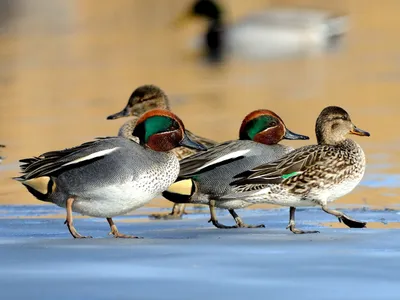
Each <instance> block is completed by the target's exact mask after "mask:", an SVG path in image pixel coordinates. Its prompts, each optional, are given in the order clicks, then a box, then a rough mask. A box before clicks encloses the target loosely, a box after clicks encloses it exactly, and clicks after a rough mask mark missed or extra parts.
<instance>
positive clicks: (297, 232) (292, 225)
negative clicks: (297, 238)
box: [286, 206, 319, 234]
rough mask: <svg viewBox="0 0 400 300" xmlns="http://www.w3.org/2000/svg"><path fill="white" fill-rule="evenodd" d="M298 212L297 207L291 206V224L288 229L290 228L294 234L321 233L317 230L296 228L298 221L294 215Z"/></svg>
mask: <svg viewBox="0 0 400 300" xmlns="http://www.w3.org/2000/svg"><path fill="white" fill-rule="evenodd" d="M295 212H296V207H293V206H291V207H290V212H289V224H288V226H287V227H286V229H290V231H291V232H293V233H294V234H305V233H319V231H317V230H301V229H298V228H296V222H295V220H294V215H295Z"/></svg>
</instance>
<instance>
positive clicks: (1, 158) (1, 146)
mask: <svg viewBox="0 0 400 300" xmlns="http://www.w3.org/2000/svg"><path fill="white" fill-rule="evenodd" d="M5 147H6V146H5V145H0V148H5ZM3 159H4V157H3V156H0V163H1V162H2V161H3Z"/></svg>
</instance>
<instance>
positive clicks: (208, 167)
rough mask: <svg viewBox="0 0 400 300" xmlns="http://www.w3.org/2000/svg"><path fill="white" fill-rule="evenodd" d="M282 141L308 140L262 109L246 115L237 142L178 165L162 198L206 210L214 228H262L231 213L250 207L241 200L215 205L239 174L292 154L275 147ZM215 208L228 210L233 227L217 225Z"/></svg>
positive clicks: (209, 150)
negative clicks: (203, 206) (177, 174)
mask: <svg viewBox="0 0 400 300" xmlns="http://www.w3.org/2000/svg"><path fill="white" fill-rule="evenodd" d="M282 139H288V140H308V139H309V138H308V136H304V135H300V134H296V133H293V132H291V131H290V130H289V129H287V128H286V126H285V123H284V122H283V121H282V119H281V118H280V117H279V116H278V115H276V114H275V113H274V112H272V111H270V110H266V109H261V110H256V111H253V112H251V113H250V114H248V115H247V116H246V117H245V118H244V120H243V122H242V125H241V127H240V130H239V140H234V141H228V142H225V143H221V144H218V145H216V146H214V147H211V148H209V149H208V150H207V151H206V152H203V153H197V154H194V155H192V156H190V157H188V158H185V159H183V160H181V161H180V166H181V170H180V172H179V177H178V180H177V181H176V182H175V183H174V184H172V185H171V186H170V187H169V188H168V189H167V190H166V191H165V192H163V196H164V197H165V198H167V199H168V200H170V201H173V202H177V203H192V204H193V203H197V204H206V205H209V206H210V214H211V219H210V221H209V222H212V223H213V224H214V226H215V227H218V228H238V227H264V225H256V226H254V225H247V224H245V223H244V222H243V221H242V220H241V218H240V217H239V216H238V215H237V214H236V212H235V209H238V208H244V207H247V206H249V205H251V203H249V202H246V201H241V200H231V201H218V199H219V198H221V197H222V196H224V195H226V194H230V193H231V192H232V191H231V189H232V187H231V186H230V185H229V183H230V182H231V181H232V180H233V177H234V176H235V175H236V174H238V173H241V172H244V171H247V170H249V169H251V168H254V167H256V166H259V165H260V164H264V163H267V162H271V161H274V160H276V159H278V158H280V157H281V156H283V155H285V154H287V153H289V152H291V151H292V150H293V148H292V147H290V146H285V145H280V144H278V143H279V142H280V141H281V140H282ZM215 207H218V208H224V209H228V211H229V213H230V214H231V215H232V217H233V218H234V220H235V222H236V225H235V226H225V225H223V224H221V223H219V222H218V220H217V217H216V214H215Z"/></svg>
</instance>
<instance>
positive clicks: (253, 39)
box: [173, 0, 349, 62]
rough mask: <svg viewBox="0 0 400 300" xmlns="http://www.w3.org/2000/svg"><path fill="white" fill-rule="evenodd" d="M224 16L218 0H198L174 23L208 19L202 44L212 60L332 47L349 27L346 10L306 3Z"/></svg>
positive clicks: (279, 55)
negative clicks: (229, 21) (230, 20)
mask: <svg viewBox="0 0 400 300" xmlns="http://www.w3.org/2000/svg"><path fill="white" fill-rule="evenodd" d="M224 16H225V13H224V9H223V8H222V7H221V5H219V4H218V2H217V1H215V0H196V1H194V2H192V4H191V6H190V7H189V9H187V10H186V11H185V12H184V13H183V14H182V15H180V16H178V18H177V19H176V20H175V21H174V22H173V23H174V24H175V26H177V27H179V26H182V24H185V23H187V21H188V20H190V19H193V18H194V17H198V18H201V19H205V20H206V21H207V23H208V25H207V30H206V32H205V33H204V35H203V37H202V40H203V42H202V44H203V52H204V54H205V57H206V58H207V59H208V60H209V61H210V62H220V61H222V60H223V59H224V57H225V56H226V53H232V54H233V55H235V56H239V57H242V58H255V59H276V58H282V57H283V58H287V57H294V56H305V55H309V54H316V53H321V52H325V51H330V50H331V49H336V48H337V47H338V46H340V44H341V43H340V42H341V40H342V37H343V36H344V35H345V33H346V32H347V31H348V27H349V26H348V23H349V22H348V16H347V15H346V14H339V13H334V12H331V11H328V10H323V9H312V8H305V7H272V8H269V9H266V10H261V11H258V12H253V13H251V14H248V15H246V16H245V17H243V18H241V19H240V20H238V21H237V22H235V23H232V24H227V22H226V21H225V18H224ZM197 44H199V43H197Z"/></svg>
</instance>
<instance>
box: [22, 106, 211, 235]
mask: <svg viewBox="0 0 400 300" xmlns="http://www.w3.org/2000/svg"><path fill="white" fill-rule="evenodd" d="M132 134H133V135H134V136H136V137H138V138H139V143H140V144H138V143H137V142H135V141H132V140H131V139H127V138H123V137H105V138H100V139H97V140H94V141H90V142H87V143H84V144H82V145H80V146H77V147H73V148H69V149H65V150H59V151H51V152H47V153H44V154H42V155H40V156H38V157H33V158H27V159H23V160H21V162H22V165H21V171H22V173H23V175H22V176H20V177H17V178H15V179H16V180H18V181H20V182H21V183H22V184H23V185H24V186H25V187H26V188H27V189H28V191H29V192H30V193H31V194H32V195H33V196H35V197H36V198H37V199H39V200H42V201H46V202H52V203H54V204H56V205H58V206H60V207H65V208H66V210H67V218H66V221H65V223H66V224H67V226H68V229H69V231H70V233H71V235H72V236H73V237H74V238H84V236H82V235H80V234H79V233H78V232H77V231H76V229H75V227H74V225H73V218H72V212H73V211H74V212H78V213H81V214H83V215H87V216H92V217H99V218H107V221H108V223H109V225H110V228H111V233H112V234H113V235H114V236H115V237H118V238H119V237H132V236H127V235H124V234H121V233H119V232H118V229H117V227H116V226H115V224H114V222H113V220H112V217H115V216H118V215H123V214H126V213H128V212H130V211H132V210H134V209H136V208H139V207H141V206H143V205H144V204H146V203H147V202H149V201H150V200H152V199H153V198H154V197H156V196H157V195H159V194H160V193H161V192H162V191H164V190H165V189H167V188H168V187H169V186H170V185H171V184H172V183H173V182H174V181H175V180H176V178H177V176H178V174H179V161H178V159H177V158H176V156H175V154H174V153H173V152H172V151H170V150H172V149H174V148H176V147H179V146H185V147H190V148H194V149H198V150H205V149H206V148H205V147H204V146H202V145H201V144H199V143H197V142H194V141H192V140H190V138H189V137H188V136H187V135H186V133H185V129H184V125H183V123H182V121H181V120H180V119H179V118H178V117H177V116H176V115H174V114H173V113H171V112H169V111H167V110H161V109H155V110H152V111H148V112H147V113H145V114H144V115H142V116H141V117H140V118H139V119H138V120H137V124H136V127H135V129H134V131H133V133H132Z"/></svg>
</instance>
